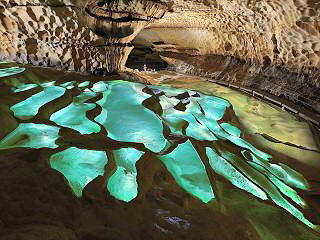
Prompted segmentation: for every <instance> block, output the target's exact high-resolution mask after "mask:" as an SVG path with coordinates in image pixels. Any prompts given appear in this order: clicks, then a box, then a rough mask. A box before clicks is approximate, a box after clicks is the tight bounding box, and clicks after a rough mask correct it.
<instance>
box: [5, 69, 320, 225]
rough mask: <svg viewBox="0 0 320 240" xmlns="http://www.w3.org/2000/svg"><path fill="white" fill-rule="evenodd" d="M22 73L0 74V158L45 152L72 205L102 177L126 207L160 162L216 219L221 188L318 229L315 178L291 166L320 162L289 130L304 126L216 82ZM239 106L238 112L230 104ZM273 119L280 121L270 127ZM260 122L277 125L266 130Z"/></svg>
mask: <svg viewBox="0 0 320 240" xmlns="http://www.w3.org/2000/svg"><path fill="white" fill-rule="evenodd" d="M4 64H5V63H4ZM24 70H25V69H24V68H21V67H17V66H14V67H7V68H3V69H1V71H0V77H2V78H3V79H4V81H6V84H7V85H9V86H10V91H11V93H10V96H11V97H10V98H9V97H2V99H1V104H6V105H8V107H9V110H8V111H7V114H9V115H10V114H11V115H12V116H14V119H15V121H16V122H17V125H16V127H14V128H13V130H12V131H11V132H9V133H8V134H7V135H6V136H4V137H3V138H2V139H0V140H1V141H0V153H1V151H4V150H8V149H21V148H34V149H42V148H43V149H47V152H48V156H49V157H48V166H50V167H51V168H53V169H55V170H57V171H59V172H60V173H61V174H63V175H64V177H65V178H66V179H67V181H68V184H69V186H70V188H71V189H72V192H73V193H74V195H75V196H77V197H78V198H81V197H83V192H84V189H86V186H87V185H88V184H90V182H92V181H93V180H94V179H97V178H99V179H101V178H102V179H103V180H101V182H102V183H101V186H100V187H102V188H103V187H104V188H107V190H108V191H109V193H110V194H111V195H112V196H114V197H115V198H116V199H118V200H121V201H124V202H128V203H129V202H130V201H132V200H134V199H135V198H138V196H139V194H140V191H142V192H143V191H145V189H147V185H148V184H147V183H146V182H148V181H147V180H143V178H144V176H145V175H144V173H143V171H144V169H143V166H144V165H143V164H148V162H150V161H160V162H162V163H163V164H164V166H165V167H166V169H167V170H168V172H169V173H170V174H171V175H172V176H173V178H174V180H175V181H176V183H178V184H179V185H180V186H181V187H182V188H183V189H184V190H185V191H186V192H188V193H189V194H190V195H192V196H193V197H195V198H198V199H200V200H201V201H202V202H204V203H210V202H214V201H216V202H217V204H219V206H220V209H222V210H221V211H226V210H224V209H225V208H226V207H225V206H224V205H225V199H224V198H225V196H224V194H223V192H222V191H220V190H219V185H221V184H227V185H228V186H231V187H232V188H235V189H240V190H241V191H242V192H244V193H246V194H248V195H250V196H252V197H253V198H256V199H259V200H260V201H261V202H263V203H264V202H265V203H266V204H269V205H272V206H276V207H278V208H281V209H284V210H285V211H287V212H288V213H290V214H291V215H292V216H294V218H296V219H297V220H298V221H299V222H300V223H303V224H304V225H306V226H308V227H309V228H311V229H314V230H315V231H319V226H318V225H317V224H316V222H317V221H316V220H315V219H317V218H318V217H319V216H318V215H317V213H316V210H315V209H316V207H315V206H316V205H315V204H314V203H313V202H312V199H311V198H310V196H311V195H312V193H315V192H316V189H317V188H318V189H319V178H318V179H315V178H314V175H312V177H310V176H305V175H306V174H305V173H306V171H305V170H303V171H299V168H297V166H300V165H301V166H308V167H309V168H314V169H317V168H318V167H319V166H318V165H317V163H316V161H312V159H313V160H316V159H318V160H319V159H320V151H319V149H318V148H317V147H316V144H315V143H314V142H313V140H312V137H311V138H308V137H307V136H305V135H304V137H302V139H301V138H299V137H296V135H295V131H297V134H299V131H303V130H301V129H304V131H305V133H306V132H307V131H308V125H307V124H306V123H304V122H294V121H295V120H293V117H292V116H290V114H288V113H283V112H280V111H281V110H278V109H275V108H273V107H271V106H269V105H267V104H264V103H259V101H258V100H254V99H249V97H247V96H241V97H242V98H245V99H246V102H245V101H242V100H241V101H239V98H240V96H239V95H240V94H239V93H236V94H234V95H233V96H232V97H230V99H231V100H229V101H228V97H227V92H228V91H231V90H228V89H227V88H223V87H221V86H220V87H217V86H216V87H214V86H213V84H211V85H210V87H211V86H212V88H215V91H217V94H216V96H214V95H213V94H212V95H207V94H209V93H208V88H209V85H206V86H204V85H203V84H202V85H201V86H200V85H198V84H197V83H195V84H194V85H192V84H191V83H189V84H185V85H183V86H180V87H179V84H180V83H179V81H176V82H170V81H169V82H167V83H165V82H163V83H160V85H146V84H141V83H133V82H127V81H122V80H113V81H96V82H92V81H81V82H79V81H77V79H74V80H73V81H67V82H61V81H60V82H56V81H50V80H49V79H48V80H47V81H43V82H41V83H40V82H25V81H23V80H19V78H21V79H23V75H22V77H21V73H23V71H24ZM10 77H14V78H10ZM180 85H181V84H180ZM199 86H200V87H199ZM219 88H220V90H221V89H222V88H223V89H224V90H221V91H219V92H218V90H219ZM205 93H207V94H205ZM237 94H238V95H237ZM8 95H9V93H8ZM219 95H220V96H219ZM2 96H3V95H2ZM236 98H238V100H237V99H236ZM237 101H238V103H239V105H238V106H237V105H233V104H232V102H233V103H235V104H237ZM244 104H247V105H250V107H248V106H246V107H244V106H243V105H244ZM238 108H239V109H246V112H245V111H243V110H237V109H238ZM263 108H264V109H265V111H264V112H265V116H264V112H263V111H261V109H263ZM248 109H249V110H248ZM272 111H278V113H277V115H273V116H274V117H273V118H272V119H271V120H270V119H269V120H268V114H269V113H270V112H272ZM250 114H255V115H256V117H255V118H253V117H251V119H250V116H249V115H250ZM266 116H267V117H266ZM269 117H270V116H269ZM250 121H252V122H250ZM264 121H267V122H268V124H270V122H272V121H273V122H278V123H279V125H276V124H275V123H274V125H273V126H274V127H273V128H272V127H270V128H269V129H268V126H266V125H268V124H265V123H264ZM286 121H287V122H286ZM290 121H291V122H290ZM290 124H291V125H290ZM250 125H252V126H250ZM298 125H301V126H303V128H301V127H300V128H299V129H300V130H299V129H298V127H297V126H298ZM292 126H293V127H292ZM276 128H278V129H276ZM266 129H268V131H267V132H266ZM263 131H265V132H264V133H267V134H269V135H270V136H273V137H274V138H277V139H280V140H282V141H283V142H288V141H287V140H288V139H290V141H291V142H292V143H293V145H294V146H296V147H293V146H287V145H285V144H282V145H281V144H276V143H274V142H270V141H268V140H266V139H265V138H263V137H262V135H261V134H259V133H263ZM287 133H288V134H287ZM300 134H301V132H300ZM286 137H287V138H288V139H286ZM280 145H281V146H280ZM303 145H304V146H305V149H304V150H303V149H299V146H303ZM279 146H280V147H279ZM306 149H308V150H306ZM302 155H303V156H302ZM299 156H301V159H299ZM291 160H292V161H293V162H294V164H290V161H291ZM139 162H140V163H141V164H140V165H139ZM299 164H300V165H299ZM303 169H304V168H303ZM146 171H147V170H146ZM315 171H319V168H318V170H315ZM139 176H140V177H141V179H140V180H139ZM150 181H151V180H150ZM139 184H141V186H140V185H139Z"/></svg>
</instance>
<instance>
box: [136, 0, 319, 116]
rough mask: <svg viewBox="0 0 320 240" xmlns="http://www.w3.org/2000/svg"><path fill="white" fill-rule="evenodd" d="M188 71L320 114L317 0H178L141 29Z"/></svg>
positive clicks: (143, 38)
mask: <svg viewBox="0 0 320 240" xmlns="http://www.w3.org/2000/svg"><path fill="white" fill-rule="evenodd" d="M133 43H134V45H135V46H139V47H140V48H142V47H143V46H144V47H145V48H152V49H153V50H154V51H155V52H158V53H159V54H160V55H161V56H163V59H165V60H166V61H167V62H168V63H170V64H172V65H175V66H176V69H177V70H179V71H182V72H184V73H190V74H194V75H200V76H207V77H211V78H216V79H219V80H223V81H227V82H233V83H238V84H242V85H245V86H250V87H253V88H257V89H261V90H264V91H267V92H269V93H272V94H274V95H277V96H283V97H285V98H287V99H289V100H292V101H295V102H297V103H298V104H300V103H301V102H300V100H301V101H303V103H302V104H303V105H304V106H306V107H307V108H309V109H312V110H315V111H318V112H319V111H320V99H319V96H320V70H319V69H320V2H319V1H310V0H281V1H279V0H268V1H267V0H259V1H248V0H230V1H223V0H201V1H195V0H175V1H171V2H170V3H168V12H167V13H166V15H165V16H164V17H163V18H162V19H160V20H159V21H157V22H154V23H153V24H151V25H150V26H148V27H147V28H145V29H144V30H142V31H141V32H140V33H139V34H138V35H137V37H136V38H135V39H134V41H133Z"/></svg>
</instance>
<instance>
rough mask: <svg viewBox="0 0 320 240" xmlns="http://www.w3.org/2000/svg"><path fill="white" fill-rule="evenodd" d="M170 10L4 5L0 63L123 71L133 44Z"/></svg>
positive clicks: (153, 5)
mask: <svg viewBox="0 0 320 240" xmlns="http://www.w3.org/2000/svg"><path fill="white" fill-rule="evenodd" d="M165 11H166V5H165V4H163V3H160V2H154V1H148V0H140V1H139V0H134V1H111V2H109V1H107V2H106V1H72V0H61V1H59V0H58V1H57V0H46V1H39V0H28V1H19V0H17V1H9V0H1V1H0V13H1V15H0V20H1V22H0V32H1V35H0V58H1V59H6V60H14V61H16V62H18V63H22V64H27V63H29V64H33V65H38V66H48V67H54V68H57V69H65V70H76V71H81V72H94V71H95V70H97V69H103V70H104V71H106V72H116V71H118V72H119V71H123V70H124V64H125V62H126V60H127V57H128V55H129V53H130V51H131V50H132V46H131V40H132V39H133V38H134V37H135V36H136V35H137V34H138V33H139V31H140V30H141V29H142V28H143V27H144V26H146V25H147V24H148V23H149V22H151V21H152V20H154V19H157V18H161V17H162V16H163V15H164V12H165Z"/></svg>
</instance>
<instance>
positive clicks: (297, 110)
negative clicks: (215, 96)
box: [208, 79, 320, 128]
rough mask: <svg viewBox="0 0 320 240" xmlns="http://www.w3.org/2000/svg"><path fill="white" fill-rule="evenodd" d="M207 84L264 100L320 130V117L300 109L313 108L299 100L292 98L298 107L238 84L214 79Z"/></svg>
mask: <svg viewBox="0 0 320 240" xmlns="http://www.w3.org/2000/svg"><path fill="white" fill-rule="evenodd" d="M208 82H213V83H217V84H219V85H223V86H226V87H230V88H234V89H237V90H240V91H242V92H246V93H248V94H252V96H253V97H256V98H259V99H262V100H265V101H267V102H269V103H271V104H273V105H276V106H278V107H281V108H282V110H286V111H289V112H291V113H294V114H296V115H298V116H299V117H301V118H303V119H304V120H306V121H308V122H311V123H313V124H314V125H316V126H317V127H318V128H320V116H319V115H316V114H314V113H312V112H310V111H308V110H306V109H304V108H303V107H302V105H305V106H309V107H310V108H311V109H312V107H313V106H312V105H310V104H309V103H306V102H304V101H302V100H300V99H297V98H294V100H296V101H297V102H299V105H296V104H294V103H293V102H289V101H288V100H286V99H282V98H279V97H277V96H274V95H272V94H269V93H267V92H264V91H261V90H258V89H254V88H251V87H246V86H241V85H239V84H235V83H228V82H223V81H218V80H214V79H210V80H208ZM315 97H317V96H315ZM317 98H318V97H317ZM310 101H313V100H311V99H310Z"/></svg>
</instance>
